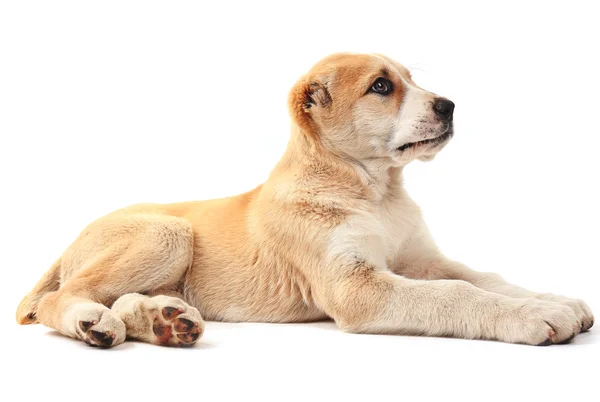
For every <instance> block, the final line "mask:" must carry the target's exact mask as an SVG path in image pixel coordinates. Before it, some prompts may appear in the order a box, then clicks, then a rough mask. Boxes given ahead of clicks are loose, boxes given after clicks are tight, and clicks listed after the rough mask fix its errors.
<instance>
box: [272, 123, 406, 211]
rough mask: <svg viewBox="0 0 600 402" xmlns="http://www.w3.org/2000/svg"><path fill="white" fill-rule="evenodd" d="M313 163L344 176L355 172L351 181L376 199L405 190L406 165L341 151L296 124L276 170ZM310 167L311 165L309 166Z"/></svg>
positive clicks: (302, 166) (294, 168)
mask: <svg viewBox="0 0 600 402" xmlns="http://www.w3.org/2000/svg"><path fill="white" fill-rule="evenodd" d="M309 166H312V167H313V169H314V166H319V167H320V168H321V169H323V168H327V169H330V170H331V171H334V172H340V174H343V175H344V176H353V177H354V178H355V180H350V183H346V184H354V185H356V186H362V187H364V189H365V190H366V193H367V194H369V196H368V198H370V199H372V200H373V201H381V200H383V199H384V198H389V197H396V196H399V195H400V194H401V193H403V189H402V170H403V168H402V167H393V166H390V165H389V164H387V163H386V162H384V161H382V160H380V159H370V160H362V161H359V160H356V159H354V158H351V157H349V156H347V155H339V154H336V153H335V152H332V151H331V150H328V149H326V147H325V146H324V145H323V144H322V143H320V142H319V140H318V139H315V138H314V137H313V136H308V135H306V133H304V132H303V131H302V130H301V129H300V128H299V127H298V126H296V125H292V134H291V136H290V140H289V142H288V146H287V149H286V151H285V153H284V155H283V157H282V158H281V160H280V162H279V164H278V165H277V167H276V168H275V170H276V171H278V172H282V171H293V170H296V169H300V170H305V171H306V170H307V168H308V167H309ZM308 170H310V169H308Z"/></svg>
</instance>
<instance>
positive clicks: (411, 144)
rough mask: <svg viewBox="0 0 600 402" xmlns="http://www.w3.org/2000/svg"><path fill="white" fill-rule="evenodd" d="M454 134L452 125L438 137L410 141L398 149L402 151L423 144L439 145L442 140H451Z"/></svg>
mask: <svg viewBox="0 0 600 402" xmlns="http://www.w3.org/2000/svg"><path fill="white" fill-rule="evenodd" d="M453 134H454V131H453V130H452V127H450V128H448V130H446V131H445V132H444V133H443V134H441V135H438V136H437V137H434V138H429V139H427V140H423V141H416V142H409V143H407V144H404V145H402V146H400V147H398V148H396V149H397V150H398V151H400V152H402V151H406V150H407V149H408V148H412V147H418V146H422V145H439V144H441V143H442V142H444V141H446V140H449V139H450V137H452V135H453Z"/></svg>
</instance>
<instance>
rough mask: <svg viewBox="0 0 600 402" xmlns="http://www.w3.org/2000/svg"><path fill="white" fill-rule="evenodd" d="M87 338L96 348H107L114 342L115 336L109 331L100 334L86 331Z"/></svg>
mask: <svg viewBox="0 0 600 402" xmlns="http://www.w3.org/2000/svg"><path fill="white" fill-rule="evenodd" d="M88 337H89V339H90V340H91V343H92V344H95V345H96V346H103V347H109V346H110V345H112V343H113V341H114V340H115V334H113V333H112V332H110V331H106V332H100V331H94V330H93V329H92V330H90V331H88Z"/></svg>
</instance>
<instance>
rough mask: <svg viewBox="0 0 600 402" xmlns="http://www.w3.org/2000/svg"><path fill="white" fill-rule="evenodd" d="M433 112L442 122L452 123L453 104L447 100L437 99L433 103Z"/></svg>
mask: <svg viewBox="0 0 600 402" xmlns="http://www.w3.org/2000/svg"><path fill="white" fill-rule="evenodd" d="M433 110H435V114H437V115H438V116H440V118H441V119H442V120H447V121H452V113H453V112H454V102H452V101H451V100H448V99H443V98H438V99H436V100H435V102H434V103H433Z"/></svg>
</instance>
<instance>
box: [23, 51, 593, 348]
mask: <svg viewBox="0 0 600 402" xmlns="http://www.w3.org/2000/svg"><path fill="white" fill-rule="evenodd" d="M289 110H290V113H291V117H292V130H291V138H290V140H289V145H288V147H287V150H286V152H285V154H284V155H283V157H282V158H281V160H280V162H279V163H278V164H277V166H276V167H275V168H274V170H273V172H272V174H271V175H270V177H269V179H268V180H267V182H266V183H265V184H263V185H261V186H258V187H257V188H255V189H254V190H252V191H250V192H248V193H245V194H241V195H238V196H235V197H231V198H225V199H217V200H209V201H198V202H185V203H178V204H170V205H156V204H140V205H134V206H131V207H127V208H124V209H122V210H118V211H116V212H113V213H111V214H109V215H107V216H104V217H102V218H100V219H98V220H97V221H95V222H93V223H92V224H91V225H89V226H88V227H87V228H86V229H85V230H84V231H83V232H82V233H81V234H80V235H79V237H78V238H77V239H76V240H75V242H74V243H73V244H72V245H71V246H70V247H69V248H68V249H67V250H66V251H65V252H64V253H63V254H62V256H61V257H60V258H59V259H58V260H57V261H56V262H55V263H54V265H52V267H51V268H50V270H49V271H48V272H47V273H46V274H45V275H44V276H43V277H42V279H41V280H40V281H39V282H38V284H37V285H36V286H35V287H34V289H33V290H32V291H31V293H29V295H27V296H26V297H25V298H24V299H23V301H22V302H21V304H20V306H19V308H18V310H17V321H18V322H19V323H20V324H31V323H37V322H40V323H42V324H44V325H47V326H49V327H52V328H54V329H56V330H58V331H59V332H61V333H62V334H64V335H67V336H70V337H73V338H77V339H81V340H83V341H84V342H86V343H88V344H90V345H95V346H102V347H109V346H114V345H118V344H120V343H122V342H123V341H125V339H126V338H130V339H137V340H141V341H145V342H149V343H153V344H157V345H180V346H185V345H192V344H194V343H195V342H196V341H197V340H198V339H199V338H200V337H201V335H202V333H203V331H204V321H203V317H204V319H208V320H222V321H260V322H306V321H315V320H323V319H327V318H331V319H333V320H335V322H336V324H337V325H338V326H339V327H340V328H342V329H343V330H346V331H349V332H365V333H395V334H420V335H429V336H452V337H460V338H469V339H495V340H500V341H504V342H515V343H524V344H529V345H548V344H552V343H562V342H566V341H568V340H570V339H571V338H573V337H574V336H575V335H577V334H578V333H579V332H581V331H587V330H588V329H589V328H590V327H591V326H592V325H593V320H594V319H593V316H592V313H591V311H590V309H589V307H588V306H587V305H586V304H585V303H584V302H582V301H580V300H575V299H568V298H566V297H561V296H555V295H552V294H547V293H534V292H531V291H528V290H525V289H522V288H520V287H517V286H514V285H510V284H508V283H506V282H505V281H503V280H502V279H501V278H500V277H499V276H498V275H495V274H490V273H480V272H476V271H473V270H471V269H469V268H467V267H465V266H464V265H462V264H460V263H458V262H455V261H451V260H449V259H447V258H446V257H444V255H442V254H441V253H440V251H439V250H438V248H437V247H436V245H435V244H434V242H433V241H432V239H431V237H430V235H429V233H428V231H427V228H426V227H425V224H424V223H423V219H422V217H421V213H420V211H419V207H418V206H417V205H416V204H415V202H414V201H413V200H411V198H410V197H409V196H408V194H407V193H406V192H405V190H404V188H403V186H402V170H403V168H404V166H406V165H407V164H408V163H409V162H411V161H413V160H415V159H420V160H430V159H432V158H433V157H434V156H435V155H436V154H437V153H438V152H439V151H440V150H441V149H442V148H443V147H444V146H445V145H446V144H447V143H448V141H449V140H450V139H451V138H452V135H453V126H452V115H453V111H454V104H453V103H452V102H451V101H450V100H448V99H445V98H442V97H438V96H437V95H435V94H433V93H431V92H428V91H426V90H424V89H422V88H420V87H419V86H417V85H416V84H415V83H414V82H413V80H412V78H411V76H410V73H409V72H408V70H407V69H406V68H404V67H403V66H402V65H400V64H399V63H397V62H395V61H393V60H391V59H389V58H387V57H384V56H381V55H372V54H371V55H367V54H335V55H332V56H329V57H327V58H326V59H324V60H322V61H320V62H319V63H318V64H316V65H315V66H314V67H313V68H312V69H311V70H310V71H309V72H308V74H306V75H305V76H304V77H302V78H301V79H300V80H299V81H298V82H297V83H296V85H295V86H294V87H293V89H292V90H291V93H290V96H289Z"/></svg>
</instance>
